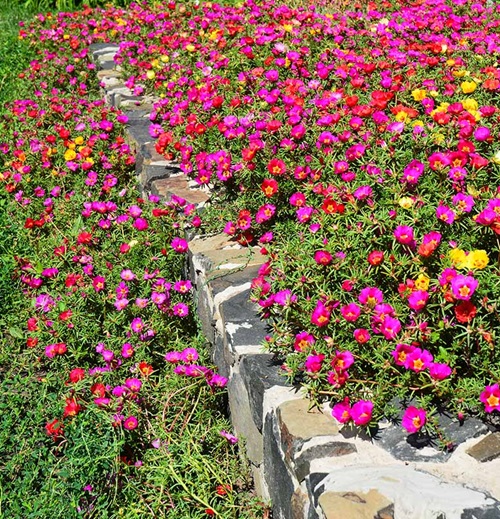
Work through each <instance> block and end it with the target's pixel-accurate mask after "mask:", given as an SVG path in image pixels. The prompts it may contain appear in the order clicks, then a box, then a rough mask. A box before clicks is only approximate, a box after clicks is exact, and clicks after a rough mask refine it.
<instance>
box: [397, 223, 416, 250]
mask: <svg viewBox="0 0 500 519" xmlns="http://www.w3.org/2000/svg"><path fill="white" fill-rule="evenodd" d="M394 237H395V238H396V241H397V242H398V243H401V244H403V245H411V244H412V243H414V238H413V229H412V228H411V227H409V226H408V225H398V226H397V227H396V229H394Z"/></svg>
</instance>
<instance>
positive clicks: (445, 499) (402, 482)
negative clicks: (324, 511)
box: [314, 465, 500, 519]
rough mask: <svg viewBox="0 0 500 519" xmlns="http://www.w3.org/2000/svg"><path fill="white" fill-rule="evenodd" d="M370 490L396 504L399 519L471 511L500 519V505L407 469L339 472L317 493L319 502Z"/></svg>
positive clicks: (454, 516)
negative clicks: (334, 494)
mask: <svg viewBox="0 0 500 519" xmlns="http://www.w3.org/2000/svg"><path fill="white" fill-rule="evenodd" d="M371 489H376V490H377V491H378V492H380V493H381V494H383V495H384V496H386V497H387V499H389V500H390V501H391V502H392V503H394V516H395V518H396V519H415V518H417V517H418V518H419V519H437V518H438V517H441V518H442V519H460V518H461V517H462V516H463V514H465V513H469V512H467V511H471V510H481V511H483V512H488V513H489V514H493V513H494V512H495V513H497V514H498V517H500V503H499V502H498V501H496V500H495V499H493V498H491V497H490V496H488V495H487V494H486V493H484V492H480V491H478V490H474V489H472V488H468V487H466V486H464V485H458V484H455V483H448V482H445V481H443V480H441V479H439V478H437V477H435V476H432V475H430V474H427V473H425V472H420V471H417V470H415V469H413V468H412V467H410V466H406V465H388V466H370V465H357V466H353V467H343V468H341V469H336V470H334V471H332V472H331V473H330V474H328V475H327V476H326V477H325V478H324V479H323V480H322V481H321V482H320V483H319V484H318V485H317V486H316V487H315V488H314V493H315V495H317V496H318V500H319V498H320V496H321V495H322V494H323V493H324V492H355V493H358V492H368V491H370V490H371ZM470 513H472V512H470Z"/></svg>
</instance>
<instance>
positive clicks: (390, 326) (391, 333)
mask: <svg viewBox="0 0 500 519" xmlns="http://www.w3.org/2000/svg"><path fill="white" fill-rule="evenodd" d="M400 331H401V323H400V322H399V320H398V319H396V318H395V317H391V316H389V315H388V316H387V317H386V318H385V319H384V320H383V321H382V324H381V326H380V333H381V334H382V335H383V336H384V337H385V338H386V339H387V340H388V341H391V340H392V339H395V338H396V335H397V334H398V333H399V332H400Z"/></svg>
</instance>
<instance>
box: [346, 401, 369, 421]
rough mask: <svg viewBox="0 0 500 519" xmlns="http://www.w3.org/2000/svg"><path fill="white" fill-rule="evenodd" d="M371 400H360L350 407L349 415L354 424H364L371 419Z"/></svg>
mask: <svg viewBox="0 0 500 519" xmlns="http://www.w3.org/2000/svg"><path fill="white" fill-rule="evenodd" d="M372 413H373V402H371V401H369V400H360V401H359V402H356V403H355V404H354V405H353V406H352V408H351V417H352V419H353V421H354V423H355V424H356V425H366V424H367V423H368V422H369V421H370V420H371V419H372Z"/></svg>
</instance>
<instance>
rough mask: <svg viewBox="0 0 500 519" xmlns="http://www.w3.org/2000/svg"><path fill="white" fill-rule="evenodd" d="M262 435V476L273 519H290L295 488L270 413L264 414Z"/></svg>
mask: <svg viewBox="0 0 500 519" xmlns="http://www.w3.org/2000/svg"><path fill="white" fill-rule="evenodd" d="M263 435H264V437H265V438H266V441H265V442H264V459H265V460H266V462H265V464H264V476H265V479H266V483H267V486H268V489H269V496H270V498H271V501H272V505H273V519H290V518H291V517H292V495H293V493H294V491H295V489H296V488H297V486H298V485H297V486H296V485H294V482H293V481H292V478H291V477H290V474H289V472H288V469H287V467H286V465H285V462H284V460H283V454H282V452H281V449H280V445H279V430H278V428H277V424H276V420H273V419H272V414H271V413H269V414H268V415H267V416H266V421H265V426H264V431H263Z"/></svg>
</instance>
